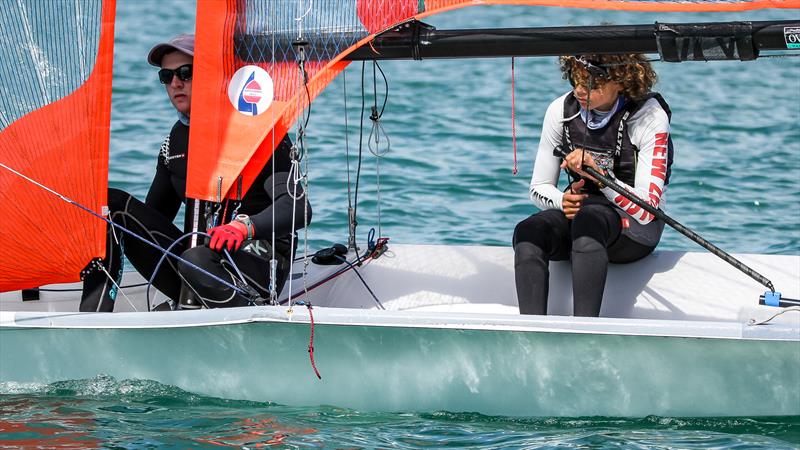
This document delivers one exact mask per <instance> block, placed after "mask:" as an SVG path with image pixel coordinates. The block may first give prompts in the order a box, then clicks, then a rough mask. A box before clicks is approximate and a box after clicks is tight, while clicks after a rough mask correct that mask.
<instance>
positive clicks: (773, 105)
mask: <svg viewBox="0 0 800 450" xmlns="http://www.w3.org/2000/svg"><path fill="white" fill-rule="evenodd" d="M117 9H118V12H117V22H116V42H115V45H116V48H115V63H114V90H113V105H112V107H113V111H112V124H111V126H112V137H111V161H110V167H111V168H110V174H109V180H110V184H111V185H112V186H114V187H118V188H121V189H125V190H127V191H129V192H132V193H133V194H135V195H137V196H138V197H140V198H142V197H144V195H145V194H146V192H147V188H148V186H149V183H150V181H151V180H152V176H153V173H154V171H155V161H156V155H157V153H158V148H159V146H160V144H161V141H162V140H163V139H164V136H165V135H166V134H167V133H168V132H169V129H170V127H171V126H172V123H173V122H174V121H175V119H176V117H175V112H174V110H173V109H171V107H170V105H169V102H168V100H167V97H166V95H165V93H164V91H163V87H162V86H161V85H160V84H159V83H158V80H157V77H156V69H155V68H153V67H151V66H148V65H147V63H146V61H145V57H146V54H147V51H148V50H149V48H150V47H151V46H152V45H153V44H155V43H157V42H160V41H162V40H164V39H167V38H169V37H171V36H172V35H174V34H178V33H180V32H187V31H188V32H191V31H192V30H193V28H194V22H193V21H194V3H193V2H190V1H175V2H170V3H165V2H161V1H155V0H152V1H150V0H148V1H136V2H133V1H130V2H129V1H124V2H119V4H118V7H117ZM797 16H798V15H797V11H782V10H770V11H755V12H742V13H724V14H675V13H673V14H663V13H660V14H656V13H631V12H619V11H617V12H608V11H588V10H582V9H558V8H527V7H474V8H467V9H464V10H459V11H454V12H451V13H447V14H444V15H441V16H435V17H432V18H430V19H429V20H428V22H430V23H432V24H433V25H435V26H437V27H438V28H441V29H447V28H477V27H481V28H490V27H501V26H502V27H526V26H530V27H536V26H558V25H596V24H599V23H613V24H646V23H653V22H655V21H659V22H668V23H669V22H706V21H724V20H771V19H797V18H798V17H797ZM380 66H381V68H382V69H383V72H384V73H385V74H386V79H387V83H388V86H389V89H388V100H387V106H386V109H385V113H384V115H383V117H382V118H381V124H382V126H383V128H384V130H385V131H386V133H387V135H388V136H389V140H390V142H391V148H390V149H389V151H388V153H386V154H384V155H382V157H381V158H380V159H378V158H376V157H375V156H374V155H373V154H372V153H370V151H369V148H368V146H367V144H366V142H363V145H362V156H363V159H362V166H361V173H360V180H359V183H358V186H359V190H358V205H359V207H358V215H359V227H358V230H357V233H358V238H359V240H362V241H363V240H366V238H367V233H368V231H369V229H370V228H376V229H379V230H380V233H381V234H382V235H383V236H386V237H389V238H390V239H391V240H390V244H391V242H403V243H440V244H482V245H509V244H510V240H511V233H512V231H513V229H514V226H515V225H516V223H517V222H519V221H520V220H522V219H524V218H525V217H527V216H528V215H530V214H532V213H533V212H535V209H534V207H533V206H532V205H531V202H530V200H529V199H528V196H527V192H528V183H529V181H530V174H531V169H532V166H533V160H534V157H535V152H536V146H537V143H538V137H539V133H540V131H541V122H542V118H543V114H544V110H545V109H546V107H547V105H548V104H549V103H550V102H551V101H552V100H553V99H554V98H556V97H557V96H559V95H560V94H562V93H564V92H566V90H567V89H568V88H569V87H568V85H567V83H566V82H565V81H564V80H562V79H561V77H560V74H559V71H558V67H557V64H556V60H555V58H521V59H517V60H516V61H515V64H514V72H513V75H514V79H515V102H514V107H515V108H514V116H515V118H516V134H517V142H516V144H517V166H518V168H519V173H518V174H517V175H513V174H512V169H513V167H514V152H513V142H512V138H511V136H512V122H511V116H512V102H511V78H512V70H511V61H510V59H472V60H443V61H433V60H423V61H396V62H383V63H381V65H380ZM655 68H656V70H657V71H658V73H659V78H660V82H659V83H658V85H657V86H656V89H657V90H658V91H659V92H661V93H662V94H663V95H664V97H665V98H666V99H667V101H668V102H669V103H670V106H671V108H672V111H673V122H672V136H673V139H674V141H675V148H676V157H675V164H674V166H673V175H672V179H671V181H672V182H671V184H670V188H669V191H668V193H667V198H666V208H665V209H666V211H667V212H668V213H669V214H671V215H672V216H673V217H674V218H676V219H677V220H678V221H680V222H681V223H683V224H685V225H687V226H689V227H690V228H692V229H694V230H696V231H697V232H698V233H700V234H701V235H702V236H704V237H706V238H707V239H709V240H710V241H712V242H714V243H715V244H717V245H719V246H720V247H722V248H723V249H726V250H728V251H730V252H740V253H748V252H752V253H770V254H798V253H800V206H799V205H798V202H800V187H798V183H797V180H798V179H800V101H799V99H800V58H777V57H776V58H768V59H759V60H757V61H752V62H711V63H705V62H688V63H681V64H671V63H655ZM377 83H378V98H377V99H375V98H373V96H372V94H371V93H372V86H373V77H372V66H371V64H367V66H366V70H365V77H364V80H363V84H364V88H365V91H366V93H367V94H366V95H365V97H364V102H365V105H366V112H365V115H367V116H368V115H369V108H370V106H372V105H373V104H374V103H375V102H376V101H377V103H378V106H380V105H381V104H382V102H383V100H384V88H383V83H384V82H383V79H382V78H381V77H380V74H378V78H377ZM361 88H362V77H361V64H360V63H353V64H351V66H350V67H349V68H348V69H347V70H346V72H345V74H344V75H343V76H339V77H338V78H337V79H336V80H335V81H334V82H333V83H332V84H331V86H330V87H329V88H328V89H326V90H325V92H324V93H323V94H322V95H321V96H320V97H319V98H318V100H317V101H316V102H315V103H314V105H313V107H312V111H311V116H310V121H309V125H308V129H307V135H308V138H307V147H308V154H307V156H306V157H307V160H308V167H309V169H308V170H309V178H310V185H309V195H310V199H311V202H312V204H313V207H314V221H313V224H312V225H311V226H310V227H309V234H308V241H307V245H308V248H309V250H310V251H314V250H316V249H318V248H320V247H322V246H328V245H330V244H331V243H333V242H345V241H346V239H347V206H348V180H349V182H350V191H351V195H353V194H354V191H355V185H356V167H357V164H358V153H359V131H361V133H363V136H364V139H366V138H367V136H368V135H369V134H370V129H371V121H369V120H368V119H367V118H366V117H365V120H364V126H363V128H362V129H361V130H359V128H360V127H359V125H360V119H359V117H360V111H361V102H362V96H361ZM345 103H346V105H347V106H346V108H345ZM345 112H346V114H345ZM345 117H346V118H347V121H345ZM348 154H349V155H350V159H349V160H348V158H347V155H348ZM348 164H349V168H350V172H349V178H348ZM378 181H379V182H378ZM353 196H354V195H353ZM301 237H303V235H302V234H301ZM304 241H305V239H304ZM304 245H305V242H303V243H301V248H302V247H303V246H304ZM659 248H661V249H671V250H697V249H699V247H698V246H697V245H696V244H694V243H692V242H691V241H688V240H687V239H686V238H684V237H683V236H682V235H680V234H678V233H676V232H673V231H671V230H667V231H666V232H665V236H664V239H663V240H662V243H661V245H660V247H659ZM742 276H744V275H742ZM204 376H213V374H204ZM642 376H647V374H642ZM263 382H270V383H286V385H287V389H288V388H289V386H290V385H291V380H274V379H270V377H269V374H265V376H264V379H263V380H253V383H263ZM220 446H231V447H250V448H254V447H262V446H278V447H281V448H297V447H319V448H429V447H433V448H439V447H471V448H538V447H541V448H556V447H558V448H563V447H566V448H619V447H623V448H709V447H712V448H798V446H800V417H789V418H786V417H782V418H769V417H766V418H765V417H738V418H671V417H644V418H611V417H578V418H518V417H493V416H484V415H480V414H475V413H470V412H462V411H431V412H428V413H424V414H422V413H413V412H408V411H386V412H383V413H372V412H371V413H366V412H360V411H356V410H350V409H344V408H341V407H339V406H337V405H320V406H317V407H305V408H298V407H292V406H286V405H280V404H275V403H258V402H249V401H242V400H238V399H222V398H212V397H204V396H200V395H197V394H195V393H192V392H187V391H183V390H180V389H178V388H176V387H173V386H167V385H162V384H159V383H156V382H153V381H149V380H118V379H113V378H109V377H104V376H98V377H96V378H93V379H89V380H67V381H63V382H59V383H53V384H50V385H16V384H4V385H0V447H6V448H18V447H40V448H91V447H105V448H148V447H149V448H154V447H159V448H161V447H166V448H188V447H191V448H219V447H220Z"/></svg>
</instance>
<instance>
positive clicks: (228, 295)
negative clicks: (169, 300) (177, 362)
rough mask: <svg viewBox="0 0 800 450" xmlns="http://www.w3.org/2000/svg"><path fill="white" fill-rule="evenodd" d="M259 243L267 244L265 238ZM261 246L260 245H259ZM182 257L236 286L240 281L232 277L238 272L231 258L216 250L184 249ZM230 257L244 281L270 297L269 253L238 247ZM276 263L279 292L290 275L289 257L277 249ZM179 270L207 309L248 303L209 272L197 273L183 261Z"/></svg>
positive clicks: (261, 293)
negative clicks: (231, 262)
mask: <svg viewBox="0 0 800 450" xmlns="http://www.w3.org/2000/svg"><path fill="white" fill-rule="evenodd" d="M258 242H259V243H260V244H262V245H266V243H265V241H258ZM262 248H263V246H262ZM181 257H182V258H183V259H185V260H186V261H188V262H191V263H192V264H194V265H196V266H198V267H200V268H202V269H203V270H205V271H207V272H209V273H211V274H213V275H215V276H217V277H219V278H221V279H223V280H225V281H227V282H228V283H230V284H232V285H234V286H239V285H241V284H242V283H241V282H240V281H234V276H236V278H237V279H238V273H237V271H236V269H235V268H233V267H231V264H230V261H228V259H227V258H226V257H225V256H224V255H223V254H222V253H219V252H216V251H214V250H212V249H210V248H208V247H206V246H200V247H195V248H190V249H188V250H186V251H185V252H184V253H183V254H182V255H181ZM231 258H232V259H233V262H234V263H235V264H236V267H238V268H239V271H240V272H241V273H242V275H243V276H244V278H245V280H247V284H248V285H250V286H252V287H253V288H255V290H256V291H258V294H259V295H260V296H261V297H263V298H268V297H269V271H270V270H269V267H270V266H269V261H270V252H269V250H267V249H265V251H264V252H263V253H261V254H256V253H253V252H250V251H245V250H241V249H240V250H239V251H236V252H232V253H231ZM275 259H276V261H277V262H278V267H277V278H278V285H277V286H276V289H277V291H278V292H279V293H280V291H281V288H282V287H283V284H284V283H285V282H286V278H287V277H288V274H289V269H290V267H289V256H288V255H287V254H282V253H281V252H280V251H279V252H277V254H276V256H275ZM178 268H179V271H180V273H181V275H182V276H183V279H184V281H185V282H186V285H187V287H189V289H191V290H192V292H193V293H194V294H195V295H196V296H197V298H198V300H199V301H200V303H201V304H203V305H204V306H205V307H207V308H222V307H232V306H247V305H250V302H249V301H248V299H247V298H246V297H244V296H243V295H241V294H238V293H236V291H234V290H233V289H231V288H230V287H228V286H226V285H224V284H222V283H220V282H219V281H217V280H215V279H213V278H211V277H209V276H208V275H206V274H204V273H202V272H200V271H199V270H197V269H195V268H193V267H191V266H189V265H187V264H184V263H183V262H181V263H179V264H178Z"/></svg>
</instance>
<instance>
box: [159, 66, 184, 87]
mask: <svg viewBox="0 0 800 450" xmlns="http://www.w3.org/2000/svg"><path fill="white" fill-rule="evenodd" d="M176 75H177V76H178V79H179V80H181V81H189V80H191V79H192V65H191V64H184V65H182V66H180V67H178V68H177V69H161V70H159V71H158V79H159V81H161V84H170V83H172V77H174V76H176Z"/></svg>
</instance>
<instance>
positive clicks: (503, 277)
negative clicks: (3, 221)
mask: <svg viewBox="0 0 800 450" xmlns="http://www.w3.org/2000/svg"><path fill="white" fill-rule="evenodd" d="M391 251H392V253H391V254H389V255H385V257H382V258H381V259H378V260H375V261H372V262H370V263H369V264H367V265H365V266H364V267H363V268H361V269H359V270H360V271H361V274H362V276H363V277H364V278H365V279H366V280H367V282H368V283H370V284H371V286H372V288H373V290H374V292H375V293H376V295H377V296H378V297H379V298H380V299H381V300H382V302H383V304H384V306H386V307H387V310H385V311H384V310H379V309H377V308H376V307H375V303H374V300H373V299H371V298H370V297H369V296H367V295H365V289H364V287H363V285H361V284H360V281H358V279H357V277H355V276H354V275H353V274H352V272H351V273H346V274H343V275H341V276H340V277H338V278H336V279H335V280H334V281H333V282H331V283H328V284H326V285H323V286H322V287H320V288H318V289H315V290H313V291H312V294H313V296H312V297H311V298H312V300H313V301H314V304H315V305H317V306H315V307H314V309H313V315H314V322H315V324H314V357H315V360H316V365H317V367H318V369H319V371H320V373H321V375H322V379H321V380H319V379H317V378H316V376H315V374H314V372H313V369H312V367H311V364H310V361H309V353H308V344H309V335H310V330H311V326H310V317H309V313H308V310H307V309H306V307H304V306H294V308H292V311H291V313H289V312H288V311H289V308H288V307H287V306H264V307H248V308H232V309H217V310H198V311H180V312H171V311H168V312H152V313H148V312H123V313H119V312H117V313H89V314H82V313H74V312H73V313H67V312H64V311H66V310H67V308H66V306H67V303H59V302H58V301H53V302H50V303H41V305H40V307H42V308H45V306H42V305H49V306H47V308H48V309H51V311H50V312H45V311H40V312H36V311H20V310H19V309H22V306H23V305H24V306H25V307H26V309H31V308H32V306H31V305H33V304H35V303H36V302H15V301H14V300H13V299H10V294H2V295H4V296H6V300H10V301H7V302H5V303H3V305H4V311H2V312H0V382H1V383H2V384H3V385H5V386H6V388H9V387H11V386H13V387H14V389H16V390H18V389H20V384H22V386H23V387H24V385H26V384H30V383H35V384H36V383H51V382H55V381H60V380H71V379H85V378H92V377H95V376H97V375H99V374H105V375H110V376H113V377H115V378H118V379H150V380H155V381H158V382H161V383H164V384H170V385H174V386H178V387H180V388H182V389H185V390H187V391H191V392H197V393H201V394H205V395H212V396H219V397H224V398H235V399H249V400H258V401H272V402H277V403H281V404H287V405H298V406H306V405H320V404H330V405H336V406H341V407H349V408H355V409H359V410H364V411H437V410H447V411H474V412H479V413H483V414H491V415H511V416H586V415H603V416H625V417H640V416H646V415H652V414H655V415H662V416H759V415H798V414H800V313H797V312H787V313H786V314H783V315H781V316H779V317H776V318H775V319H773V320H772V321H769V322H768V323H767V324H765V325H751V324H749V323H748V322H749V321H750V319H756V320H757V321H760V320H764V319H767V318H769V316H771V315H772V314H774V313H775V312H778V311H779V310H778V309H776V308H768V307H764V306H758V305H757V304H756V302H757V292H758V290H757V289H753V286H750V285H751V284H753V282H752V280H747V279H745V280H742V278H741V277H740V276H738V274H736V272H734V271H733V270H732V269H730V268H728V267H725V265H724V263H722V266H720V265H718V264H716V263H713V262H712V261H713V259H708V260H706V259H705V258H706V256H709V255H706V254H691V253H672V252H661V253H659V254H656V255H653V256H652V257H650V258H648V259H646V260H644V261H643V262H642V263H641V264H640V265H639V269H638V270H639V271H640V272H642V271H645V272H646V271H649V273H647V274H644V275H642V278H643V279H646V280H648V282H647V283H644V284H641V285H638V286H637V285H636V283H633V284H630V283H628V284H627V286H629V287H630V289H634V290H637V289H638V291H639V294H638V295H637V296H635V297H634V298H633V299H632V300H626V299H625V297H626V295H629V294H630V293H628V294H626V291H625V287H624V286H625V285H622V284H620V283H621V281H622V280H623V278H624V276H627V274H625V273H619V271H620V270H622V271H627V270H632V269H633V268H634V267H635V266H636V265H628V266H613V267H612V270H611V271H610V273H609V285H608V289H607V300H606V302H605V303H604V315H613V314H610V313H613V312H624V311H628V312H627V313H626V314H627V317H623V318H611V317H601V318H575V317H567V316H520V315H519V314H517V313H513V309H514V308H513V307H512V305H515V302H514V301H513V298H514V297H513V294H512V296H511V297H510V299H509V298H508V296H507V294H508V292H507V291H508V290H509V289H513V278H510V276H513V266H512V265H511V264H510V262H509V261H506V262H509V264H507V265H501V264H499V263H500V262H503V261H504V260H507V259H508V257H509V256H510V253H509V249H500V248H491V247H451V246H403V245H396V246H392V249H391ZM458 255H460V256H458ZM744 257H745V259H748V258H749V259H748V262H749V263H750V264H752V265H754V266H756V267H759V268H762V269H763V268H764V267H770V268H772V269H780V270H778V272H779V275H778V276H779V278H780V279H777V278H776V279H774V281H776V284H777V285H779V286H780V285H784V286H785V285H787V281H788V282H792V281H794V283H795V284H797V283H796V282H797V280H798V279H800V278H798V275H797V273H795V272H796V271H797V270H799V269H800V264H798V263H799V262H800V258H798V257H794V256H753V255H750V256H749V257H748V255H744ZM442 258H446V259H442ZM410 261H419V262H421V263H420V264H417V265H409V266H407V269H408V270H406V271H405V272H402V271H400V270H397V266H398V265H402V264H405V263H408V262H410ZM424 261H438V262H439V264H437V266H440V267H442V268H441V269H439V270H440V272H437V271H436V270H435V269H432V268H431V267H433V265H431V267H428V266H425V264H424V263H422V262H424ZM442 261H448V264H441V262H442ZM467 261H469V262H470V264H465V263H466V262H467ZM665 264H666V266H669V270H666V271H665V270H663V269H664V265H665ZM455 266H458V267H457V269H458V270H455V271H454V270H453V269H454V267H455ZM562 266H563V267H562ZM698 268H702V269H703V270H702V272H701V271H699V270H698ZM314 269H315V268H314V267H313V266H312V267H311V268H310V270H311V272H312V273H311V275H312V276H313V275H314V274H313V272H314ZM417 269H419V270H420V271H421V273H424V275H425V277H427V278H425V277H422V275H421V273H416V271H417ZM320 270H322V269H320ZM324 270H330V269H324ZM387 271H391V272H393V273H394V274H395V276H394V277H392V278H387V277H386V272H387ZM445 272H446V273H450V274H453V273H460V274H462V275H463V276H465V278H463V279H462V281H461V283H460V284H463V285H466V287H464V288H463V289H464V291H462V290H461V289H462V288H460V287H459V285H460V284H459V283H456V282H453V281H452V280H451V281H450V283H449V284H441V285H440V286H439V288H438V289H434V288H433V286H434V284H433V283H432V281H431V280H434V279H437V277H440V276H442V275H443V274H444V273H445ZM552 272H553V273H552V274H551V278H552V279H551V282H553V283H554V284H553V292H554V293H555V294H554V296H553V297H554V298H551V301H553V300H557V299H558V297H559V294H558V293H559V292H561V293H563V292H564V289H565V286H566V285H565V283H566V282H567V281H568V272H569V268H568V266H566V265H565V264H564V265H560V264H554V267H553V271H552ZM687 273H695V275H694V278H693V279H688V278H685V277H686V274H687ZM768 273H769V272H768ZM470 274H473V275H472V276H474V275H475V274H485V275H487V276H488V278H483V282H482V283H473V282H471V281H470V280H469V277H470ZM773 274H774V271H773ZM410 278H416V279H417V284H416V285H411V284H409V283H410ZM784 278H785V279H784ZM380 279H383V280H385V281H384V282H383V283H380V282H378V280H380ZM724 280H727V283H728V287H729V290H728V291H724V292H713V291H712V289H715V287H716V286H720V285H721V284H720V283H722V281H724ZM509 281H510V283H511V284H509ZM297 283H298V281H297V280H295V290H296V288H297ZM693 283H698V284H699V285H704V286H706V287H707V289H708V290H707V291H706V293H705V295H703V296H699V297H697V298H693V294H691V293H689V292H688V291H687V294H686V295H685V296H684V297H677V296H674V297H673V298H664V297H663V295H665V293H667V292H671V291H668V290H667V289H673V290H675V289H678V290H680V289H688V288H691V287H692V286H693ZM737 283H743V284H744V286H745V288H747V289H749V290H750V291H751V292H747V293H743V292H741V291H742V286H739V285H738V284H737ZM567 284H568V283H567ZM413 286H418V287H417V288H416V290H415V289H414V288H412V287H413ZM481 286H482V287H481ZM631 286H632V287H631ZM413 290H415V292H416V296H414V295H412V294H411V293H410V291H413ZM467 292H470V293H471V294H470V295H471V297H470V298H465V297H462V295H466V293H467ZM609 292H610V293H612V294H614V295H615V296H617V299H610V298H608V293H609ZM737 292H738V293H737ZM752 292H756V294H755V296H753V295H752ZM491 293H494V295H491ZM43 294H50V293H43ZM59 295H60V296H61V297H64V296H67V295H68V294H59ZM69 295H70V296H71V297H72V298H71V300H70V301H71V302H72V303H71V305H72V306H71V307H75V305H76V304H75V298H74V297H75V294H69ZM503 295H505V297H503ZM44 296H45V295H43V299H42V300H41V301H42V302H45V300H46V299H45V298H44ZM134 297H136V296H134ZM139 297H140V296H139ZM136 298H138V297H136ZM703 298H705V299H706V300H705V302H704V303H702V304H698V302H702V301H703V300H702V299H703ZM492 299H494V300H492ZM498 299H500V300H498ZM134 300H135V299H134ZM470 301H471V303H470ZM122 304H123V303H119V304H118V305H117V306H121V305H122ZM715 304H719V308H717V309H716V314H717V317H713V311H715V309H714V305H715ZM15 305H17V306H19V308H18V309H17V310H10V309H9V307H13V306H15ZM324 305H328V306H324ZM614 305H617V307H616V309H615V306H614ZM620 305H622V306H620ZM630 305H633V306H630ZM664 305H668V306H669V308H664V307H663V306H664ZM343 306H347V307H343ZM554 306H555V307H556V309H558V308H563V305H561V306H559V305H558V304H555V305H554ZM57 310H61V311H57ZM73 311H74V309H73Z"/></svg>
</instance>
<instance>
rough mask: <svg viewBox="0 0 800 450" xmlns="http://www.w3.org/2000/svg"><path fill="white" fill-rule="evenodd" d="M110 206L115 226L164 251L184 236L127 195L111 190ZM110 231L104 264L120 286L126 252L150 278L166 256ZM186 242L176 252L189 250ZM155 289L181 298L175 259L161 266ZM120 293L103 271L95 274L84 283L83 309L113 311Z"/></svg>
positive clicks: (169, 223) (124, 234) (156, 214)
mask: <svg viewBox="0 0 800 450" xmlns="http://www.w3.org/2000/svg"><path fill="white" fill-rule="evenodd" d="M108 207H109V211H110V217H111V220H113V221H114V223H117V224H120V225H121V226H123V227H125V228H126V229H128V230H130V231H132V232H133V233H136V234H137V235H139V236H142V237H144V238H146V239H147V240H149V241H151V242H155V243H156V244H158V245H159V246H160V247H162V248H165V249H166V248H167V247H169V246H170V245H171V244H172V243H173V242H174V241H175V240H176V239H178V238H180V236H181V234H182V233H181V231H180V230H179V229H178V227H176V226H175V225H173V224H172V222H171V221H170V220H168V219H167V218H166V217H164V216H163V215H162V214H161V213H159V212H158V211H155V210H154V209H152V208H150V207H148V206H146V205H145V204H144V203H142V202H141V201H139V200H137V199H136V198H135V197H133V196H131V195H130V194H128V193H127V192H124V191H121V190H118V189H109V190H108ZM108 228H109V230H108V232H107V236H108V238H107V239H108V241H107V246H106V258H105V259H104V260H103V262H102V264H103V267H105V268H106V270H107V271H108V272H109V274H112V275H113V276H114V277H115V278H116V280H115V281H116V282H117V283H119V280H120V279H121V276H122V253H123V252H124V253H125V256H127V258H128V260H129V261H130V262H131V264H132V265H133V266H134V267H135V268H136V270H137V271H139V273H140V274H141V275H142V276H143V277H145V278H146V279H149V278H150V277H151V276H152V274H153V271H154V270H155V267H156V265H157V264H158V261H159V260H160V259H161V256H162V255H163V253H162V252H161V251H160V250H158V249H156V248H154V247H152V246H150V245H147V244H146V243H144V242H142V241H140V240H139V239H136V238H135V237H133V236H128V235H127V233H124V232H122V231H120V230H112V227H111V226H109V227H108ZM185 241H186V242H183V241H182V242H180V243H178V244H177V245H176V246H175V247H173V250H172V252H173V253H175V254H178V255H179V254H181V253H182V252H183V251H184V250H185V249H186V248H187V247H188V241H189V239H188V238H187V239H186V240H185ZM153 286H154V287H155V288H156V289H158V290H159V291H161V292H162V293H164V294H165V295H167V296H168V297H170V298H172V299H173V300H177V299H178V298H179V296H180V288H181V283H180V278H179V277H178V273H177V267H176V264H175V261H174V259H173V258H166V259H165V261H164V262H163V263H161V267H160V269H159V271H158V274H157V275H156V277H155V279H154V280H153ZM116 294H117V292H116V289H115V287H114V285H113V283H111V281H110V280H109V279H108V277H107V276H106V274H105V273H103V272H102V271H100V270H95V271H92V273H90V274H89V275H87V276H86V277H85V278H84V281H83V293H82V295H81V304H80V310H81V311H104V312H110V311H113V309H114V300H115V298H116Z"/></svg>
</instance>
